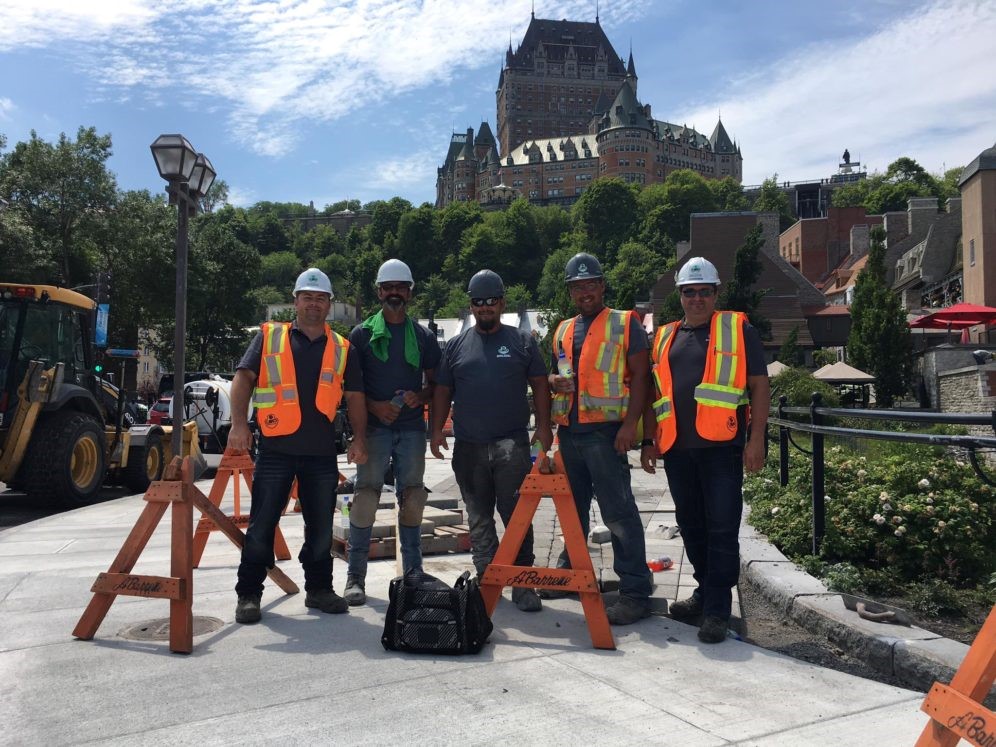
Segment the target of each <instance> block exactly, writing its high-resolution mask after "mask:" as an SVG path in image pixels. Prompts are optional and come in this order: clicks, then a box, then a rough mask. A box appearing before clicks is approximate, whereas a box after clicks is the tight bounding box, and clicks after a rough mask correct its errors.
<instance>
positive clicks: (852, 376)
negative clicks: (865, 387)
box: [813, 361, 875, 384]
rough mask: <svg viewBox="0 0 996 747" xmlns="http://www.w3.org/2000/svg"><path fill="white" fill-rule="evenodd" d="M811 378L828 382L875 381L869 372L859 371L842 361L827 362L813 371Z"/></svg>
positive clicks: (854, 382) (855, 382) (865, 382)
mask: <svg viewBox="0 0 996 747" xmlns="http://www.w3.org/2000/svg"><path fill="white" fill-rule="evenodd" d="M813 378H814V379H819V380H820V381H825V382H827V383H828V384H871V383H872V382H874V381H875V377H874V376H872V375H871V374H866V373H865V372H864V371H859V370H858V369H856V368H854V367H853V366H849V365H847V364H846V363H844V362H843V361H837V362H836V363H828V364H827V365H825V366H823V368H821V369H818V370H817V371H815V372H814V373H813Z"/></svg>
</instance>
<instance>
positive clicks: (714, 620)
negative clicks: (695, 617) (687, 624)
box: [699, 615, 730, 643]
mask: <svg viewBox="0 0 996 747" xmlns="http://www.w3.org/2000/svg"><path fill="white" fill-rule="evenodd" d="M729 627H730V621H729V620H724V619H723V618H721V617H716V616H714V615H706V619H705V620H703V621H702V627H700V628H699V640H700V641H702V642H703V643H722V642H723V641H725V640H726V631H727V629H728V628H729Z"/></svg>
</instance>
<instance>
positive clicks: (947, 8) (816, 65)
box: [678, 0, 996, 184]
mask: <svg viewBox="0 0 996 747" xmlns="http://www.w3.org/2000/svg"><path fill="white" fill-rule="evenodd" d="M994 39H996V3H992V2H988V1H986V0H982V2H948V1H944V2H937V3H934V4H933V5H930V6H928V7H926V8H923V9H919V10H917V11H915V12H912V13H910V14H909V15H906V16H904V17H901V18H898V19H897V20H895V21H894V22H892V23H891V24H889V25H887V26H885V27H883V28H881V29H880V30H878V31H876V32H875V33H873V34H871V35H868V36H865V37H864V38H859V39H856V40H855V41H854V42H852V43H851V44H840V43H834V44H833V45H819V46H810V47H807V48H803V49H801V50H798V51H797V52H796V53H795V54H793V55H792V56H790V57H788V58H785V59H781V60H778V61H777V62H776V63H775V64H773V65H771V66H770V67H769V68H767V69H765V70H761V71H754V72H753V73H752V74H751V75H750V76H749V78H745V79H741V80H735V81H731V82H730V84H729V91H730V92H731V96H729V97H728V98H722V99H720V100H717V101H712V102H709V103H708V104H703V105H700V106H697V107H695V108H694V110H692V111H689V112H686V113H684V114H679V115H678V117H679V119H678V121H687V122H690V123H691V122H697V123H702V122H714V121H715V117H716V111H717V110H721V111H722V113H723V122H724V125H726V127H727V129H728V130H729V132H730V135H731V136H732V137H735V138H736V139H737V140H738V141H739V143H740V145H741V147H742V149H743V154H744V183H745V184H757V183H759V182H760V181H761V180H762V179H764V178H766V177H767V176H770V175H771V174H772V173H773V172H775V171H777V172H778V173H779V178H780V179H782V180H801V179H810V178H820V177H825V176H828V175H829V174H830V173H832V172H833V171H835V169H836V164H837V162H838V161H837V160H836V159H838V158H839V157H840V154H841V153H842V152H843V151H844V148H845V147H846V148H849V149H850V151H851V154H852V157H853V158H854V159H857V158H858V157H859V155H860V158H861V160H862V162H863V164H864V165H865V166H870V167H871V168H875V169H878V170H881V171H884V170H885V168H886V166H888V164H889V163H890V162H892V161H893V160H895V159H896V158H898V157H900V156H903V155H908V156H911V157H913V158H916V159H917V160H918V161H919V162H920V164H921V165H922V166H924V167H925V168H927V169H928V170H931V171H940V170H941V168H942V167H943V166H944V165H946V166H947V167H948V168H950V167H952V166H957V165H965V164H967V163H968V162H969V161H970V160H971V159H973V158H974V157H975V156H976V155H978V153H979V151H981V150H983V149H984V148H987V147H989V146H990V145H992V143H993V139H994V137H996V135H994V130H993V122H994V121H996V76H993V66H994V62H993V60H994V57H993V55H994V50H996V47H994V42H993V40H994Z"/></svg>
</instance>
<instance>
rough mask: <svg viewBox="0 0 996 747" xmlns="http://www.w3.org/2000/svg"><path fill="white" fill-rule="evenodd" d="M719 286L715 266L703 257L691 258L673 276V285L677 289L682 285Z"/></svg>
mask: <svg viewBox="0 0 996 747" xmlns="http://www.w3.org/2000/svg"><path fill="white" fill-rule="evenodd" d="M700 283H701V284H707V285H719V273H718V272H717V271H716V265H714V264H713V263H712V262H710V261H709V260H708V259H706V258H705V257H692V258H691V259H690V260H688V261H687V262H685V264H684V265H682V267H681V269H680V270H678V272H676V273H675V275H674V284H675V285H676V286H678V287H679V288H680V287H681V286H683V285H697V284H700Z"/></svg>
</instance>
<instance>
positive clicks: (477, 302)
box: [470, 296, 504, 308]
mask: <svg viewBox="0 0 996 747" xmlns="http://www.w3.org/2000/svg"><path fill="white" fill-rule="evenodd" d="M502 298H504V296H489V297H488V298H472V299H470V303H471V304H472V305H473V306H476V307H477V308H481V307H482V306H496V305H497V304H498V302H499V301H501V299H502Z"/></svg>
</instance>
